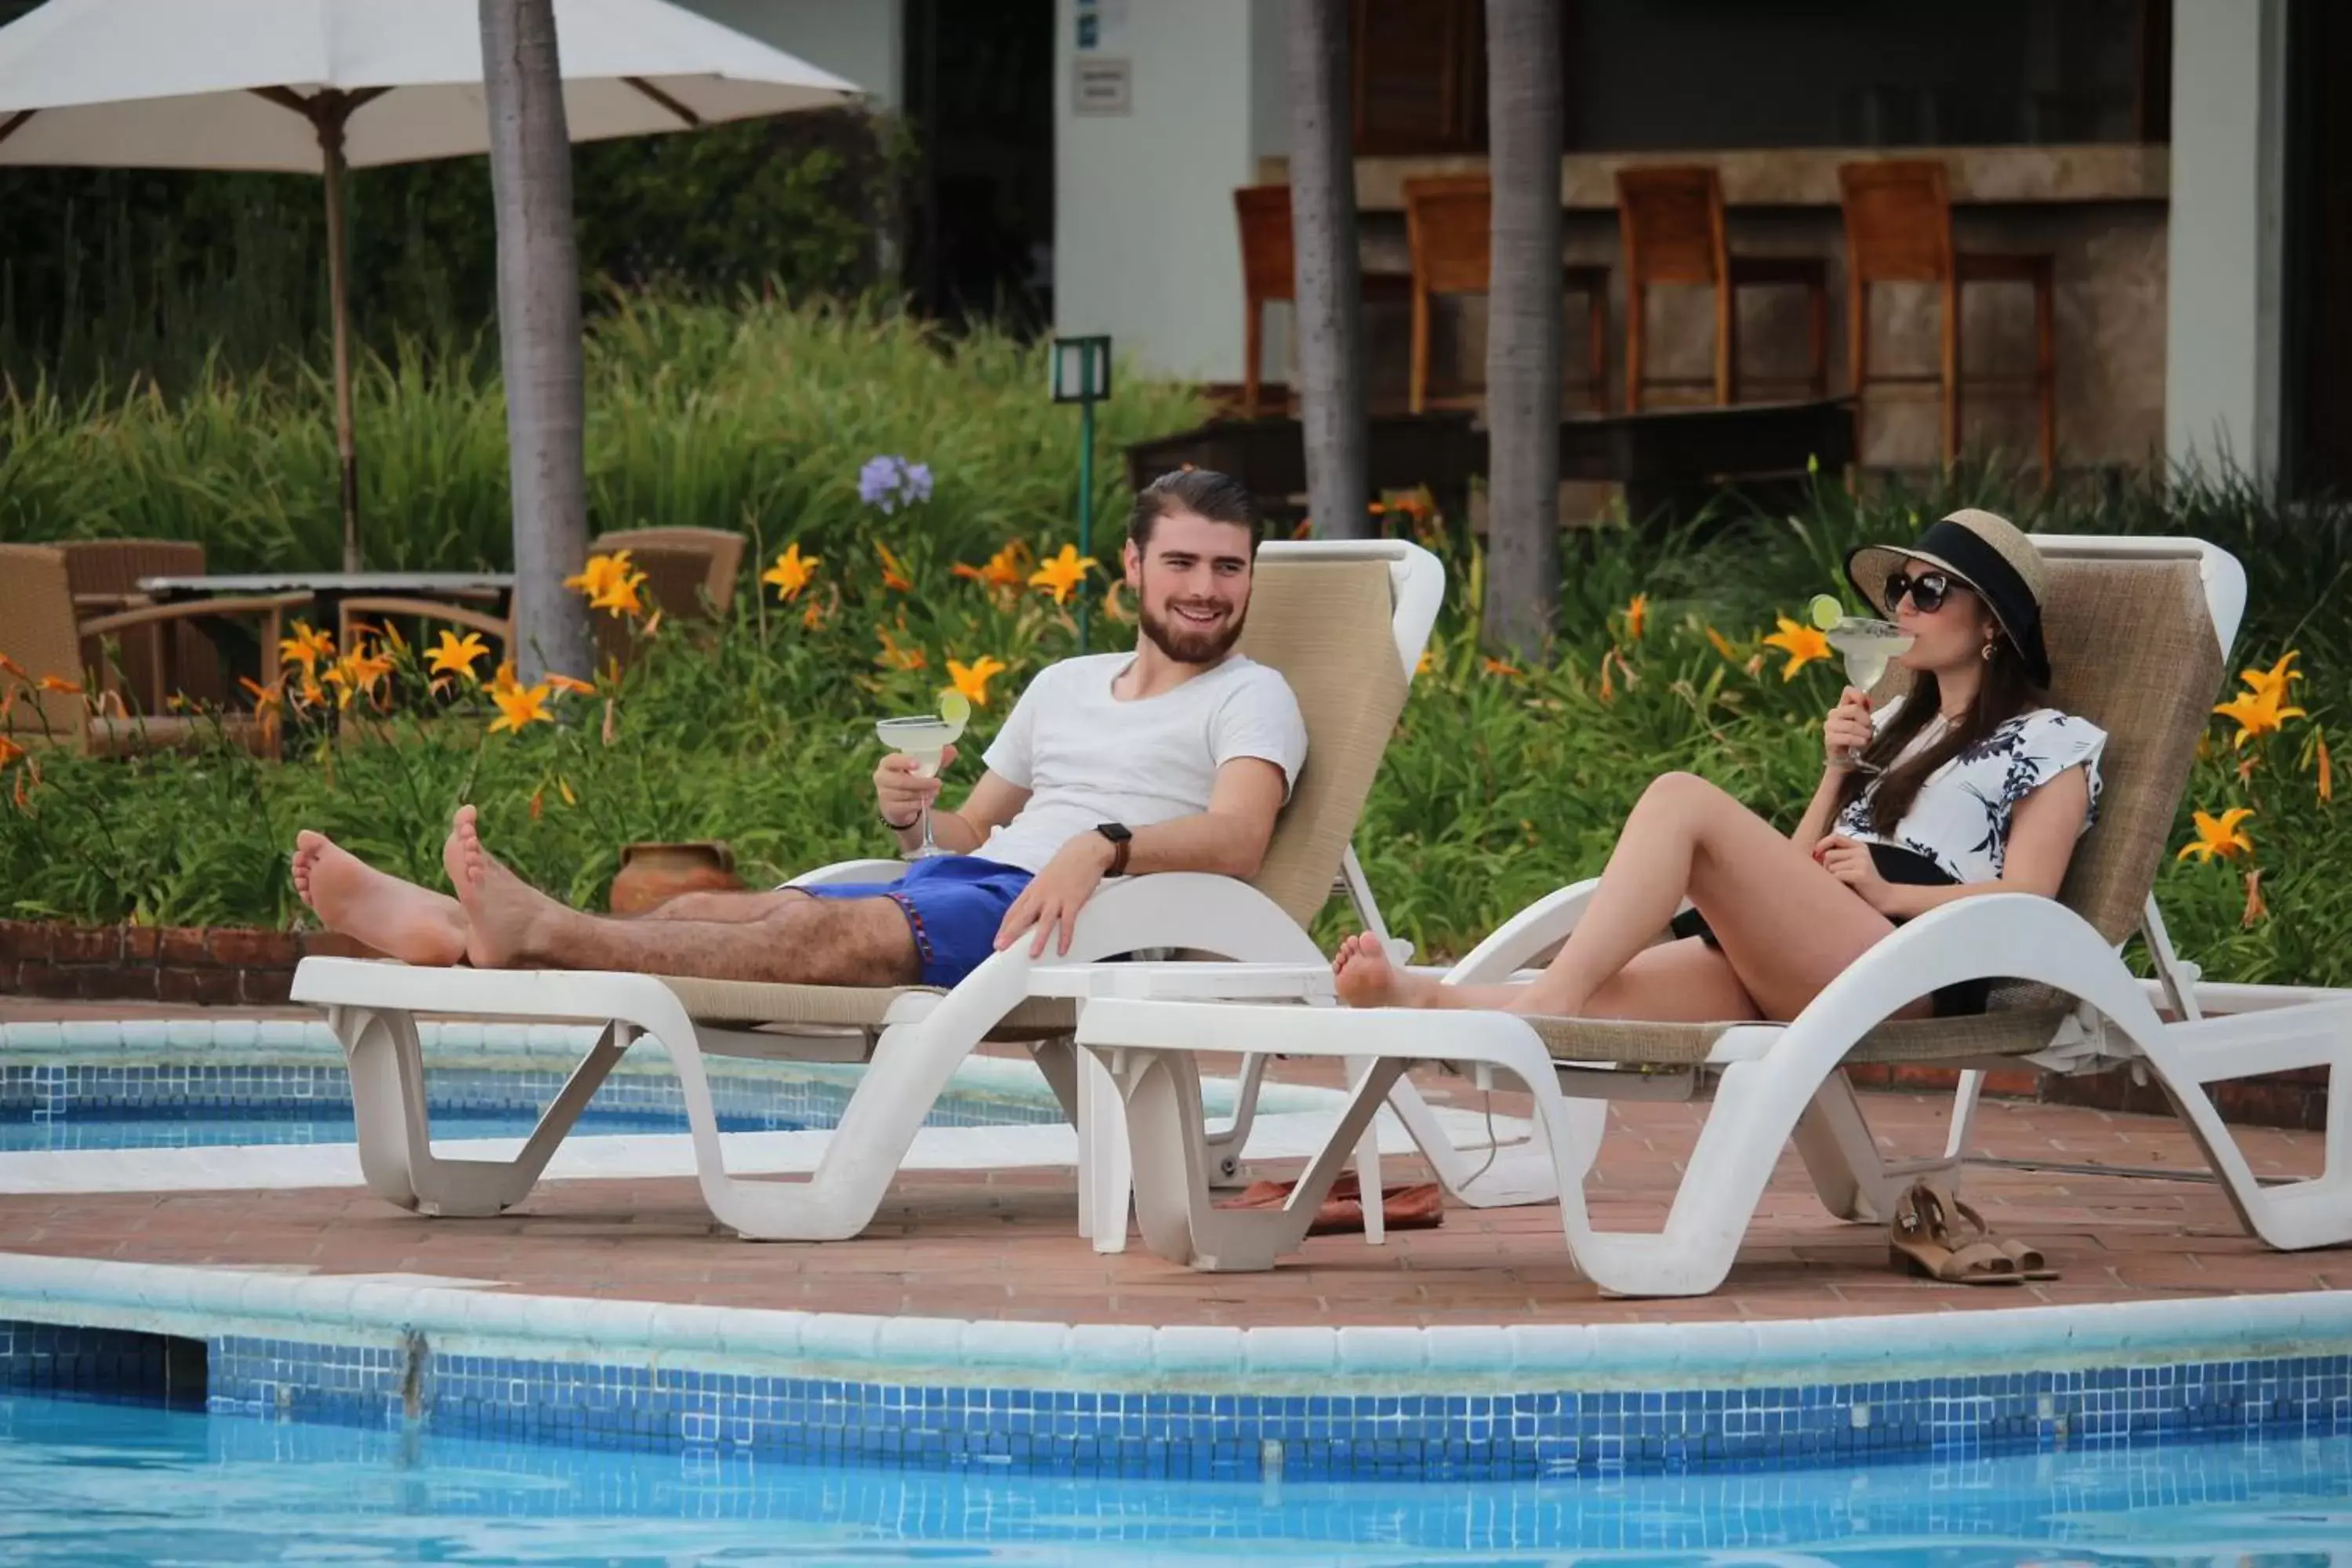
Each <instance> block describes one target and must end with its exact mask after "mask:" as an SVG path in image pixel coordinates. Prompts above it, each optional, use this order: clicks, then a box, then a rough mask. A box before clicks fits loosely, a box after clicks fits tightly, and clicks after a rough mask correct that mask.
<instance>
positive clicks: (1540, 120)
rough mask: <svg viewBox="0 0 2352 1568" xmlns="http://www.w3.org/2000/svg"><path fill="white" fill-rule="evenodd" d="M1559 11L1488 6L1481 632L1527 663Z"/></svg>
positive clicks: (1533, 622)
mask: <svg viewBox="0 0 2352 1568" xmlns="http://www.w3.org/2000/svg"><path fill="white" fill-rule="evenodd" d="M1486 81H1487V93H1486V100H1487V103H1488V104H1489V105H1490V109H1489V121H1488V123H1489V127H1490V129H1489V132H1488V141H1489V144H1490V158H1491V167H1492V171H1493V178H1494V189H1495V238H1494V251H1493V261H1492V263H1491V266H1492V268H1493V270H1492V274H1491V280H1490V282H1489V284H1488V292H1487V296H1486V433H1487V444H1488V452H1489V457H1488V461H1487V477H1486V485H1487V492H1486V498H1487V507H1486V616H1485V621H1486V624H1485V626H1483V627H1482V628H1481V629H1482V631H1483V634H1484V636H1485V637H1486V641H1487V643H1488V645H1489V646H1491V647H1498V648H1507V649H1509V650H1510V651H1512V652H1514V653H1517V654H1520V655H1523V656H1528V657H1533V656H1535V655H1537V654H1538V652H1539V651H1540V650H1541V649H1542V648H1543V647H1544V646H1545V645H1546V644H1547V643H1548V642H1549V640H1550V638H1551V635H1552V630H1553V626H1554V622H1555V621H1556V619H1557V617H1558V616H1559V374H1560V371H1559V367H1560V358H1559V356H1560V273H1559V267H1560V218H1559V158H1560V144H1561V137H1562V129H1561V120H1562V113H1563V111H1562V107H1561V102H1560V59H1559V0H1486Z"/></svg>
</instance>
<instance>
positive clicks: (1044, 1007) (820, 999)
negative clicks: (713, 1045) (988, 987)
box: [659, 975, 1078, 1039]
mask: <svg viewBox="0 0 2352 1568" xmlns="http://www.w3.org/2000/svg"><path fill="white" fill-rule="evenodd" d="M659 978H660V980H661V983H662V984H664V985H667V986H668V987H669V989H670V991H671V993H672V994H675V995H676V996H677V1000H678V1005H680V1006H682V1007H684V1008H685V1009H686V1011H687V1014H688V1016H690V1017H692V1018H693V1019H694V1021H695V1022H696V1023H698V1024H772V1025H776V1026H785V1027H789V1026H792V1025H794V1024H807V1025H814V1026H821V1027H824V1028H834V1029H861V1028H862V1029H879V1028H881V1027H882V1026H884V1025H885V1024H887V1022H888V1021H889V1016H890V1009H891V1008H892V1007H894V1006H896V1005H898V1003H899V1002H901V1001H903V1000H904V999H905V998H907V997H909V996H944V995H946V994H947V993H946V992H944V991H940V990H938V989H936V988H934V987H932V986H928V985H875V986H866V987H858V986H840V985H769V984H759V983H756V982H752V981H743V980H696V979H692V978H688V977H686V976H682V975H663V976H660V977H659ZM1077 1021H1078V1005H1077V1004H1076V1002H1073V1001H1069V1000H1067V999H1066V998H1063V997H1050V996H1048V997H1034V996H1033V997H1031V998H1030V999H1029V1000H1027V1001H1025V1002H1023V1003H1022V1004H1021V1005H1018V1006H1016V1007H1014V1008H1013V1011H1012V1012H1010V1013H1007V1014H1006V1015H1005V1016H1003V1019H1002V1020H1000V1021H999V1022H998V1024H997V1025H996V1026H995V1027H994V1028H993V1029H992V1030H990V1031H989V1037H990V1038H991V1039H1027V1038H1035V1037H1040V1036H1047V1037H1050V1036H1055V1035H1066V1034H1068V1033H1069V1032H1070V1031H1071V1030H1072V1029H1074V1028H1076V1027H1077Z"/></svg>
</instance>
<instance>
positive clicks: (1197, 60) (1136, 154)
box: [1054, 0, 1288, 381]
mask: <svg viewBox="0 0 2352 1568" xmlns="http://www.w3.org/2000/svg"><path fill="white" fill-rule="evenodd" d="M1100 9H1101V10H1102V12H1103V14H1104V16H1106V18H1107V19H1110V20H1111V21H1112V24H1113V25H1112V27H1111V29H1110V31H1109V34H1108V37H1106V39H1105V47H1102V48H1100V49H1098V50H1097V51H1096V53H1095V56H1094V57H1091V58H1125V59H1126V60H1128V61H1129V73H1130V81H1131V86H1130V100H1131V105H1132V108H1131V111H1130V112H1129V114H1126V115H1123V116H1106V115H1080V114H1076V113H1073V112H1072V107H1071V105H1072V85H1073V79H1074V72H1075V70H1076V61H1077V58H1078V56H1077V48H1076V15H1077V3H1076V0H1056V4H1055V44H1054V65H1055V89H1054V92H1055V98H1054V162H1055V199H1054V324H1055V331H1058V332H1061V333H1063V334H1065V335H1070V334H1076V333H1090V332H1108V333H1109V334H1110V335H1111V338H1112V348H1113V349H1114V351H1115V352H1116V353H1118V354H1119V355H1120V356H1121V357H1122V358H1131V359H1132V361H1133V362H1134V363H1135V364H1136V365H1137V366H1138V367H1139V368H1140V369H1142V370H1143V371H1145V372H1147V373H1149V374H1161V375H1173V376H1184V377H1190V378H1195V379H1199V380H1204V381H1239V380H1240V379H1241V372H1242V274H1241V251H1240V240H1239V238H1238V237H1237V236H1236V235H1235V233H1234V197H1233V193H1234V187H1235V186H1236V185H1245V184H1252V183H1254V182H1255V179H1256V169H1257V159H1258V158H1259V157H1260V156H1261V155H1265V154H1268V153H1278V152H1280V151H1282V150H1283V148H1284V147H1286V145H1287V144H1288V132H1287V127H1286V123H1285V122H1284V120H1283V115H1284V113H1285V112H1286V110H1285V105H1284V101H1283V99H1282V95H1281V92H1280V90H1279V76H1280V72H1281V69H1282V56H1281V51H1280V47H1279V46H1280V41H1281V37H1282V29H1281V20H1280V18H1281V10H1282V0H1181V4H1177V3H1171V0H1127V3H1126V4H1124V5H1120V4H1118V3H1117V0H1103V5H1102V6H1101V7H1100ZM1269 46H1271V47H1272V51H1273V52H1272V53H1271V54H1270V55H1269V54H1268V52H1267V50H1268V47H1269ZM1269 71H1270V72H1273V73H1274V75H1275V80H1274V81H1273V82H1271V83H1269V81H1268V79H1267V75H1266V73H1267V72H1269ZM1269 325H1270V327H1271V328H1272V329H1273V330H1275V331H1279V324H1278V323H1275V322H1270V323H1269Z"/></svg>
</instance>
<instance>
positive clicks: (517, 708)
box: [490, 681, 555, 735]
mask: <svg viewBox="0 0 2352 1568" xmlns="http://www.w3.org/2000/svg"><path fill="white" fill-rule="evenodd" d="M549 695H550V693H549V690H548V687H547V685H546V683H545V682H543V681H542V682H541V684H539V685H537V686H531V687H522V686H506V687H493V688H492V689H491V690H490V700H491V701H493V702H495V703H497V704H498V705H499V716H498V717H497V718H495V719H493V720H491V721H490V733H491V734H493V735H495V734H497V733H498V732H499V731H501V730H511V731H515V732H516V733H517V734H520V733H521V731H522V727H523V726H524V725H525V724H552V723H554V722H555V715H554V714H552V713H550V712H549V711H548V710H547V700H548V697H549Z"/></svg>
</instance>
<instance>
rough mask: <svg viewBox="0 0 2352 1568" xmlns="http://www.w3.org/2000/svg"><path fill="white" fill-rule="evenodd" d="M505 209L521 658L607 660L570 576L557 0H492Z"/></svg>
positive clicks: (527, 667) (533, 671)
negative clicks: (596, 648) (597, 652)
mask: <svg viewBox="0 0 2352 1568" xmlns="http://www.w3.org/2000/svg"><path fill="white" fill-rule="evenodd" d="M481 7H482V9H481V16H482V80H483V86H484V89H485V96H486V97H487V99H488V106H489V116H490V127H489V129H490V191H491V195H492V198H493V200H494V202H495V204H496V206H497V209H498V234H499V361H500V363H501V364H502V365H503V367H504V379H505V382H506V394H507V443H508V447H509V464H508V466H509V473H510V475H511V476H512V480H513V486H514V558H515V593H514V623H515V645H514V648H513V653H514V657H515V662H516V664H517V665H518V666H519V667H520V673H521V679H523V681H524V682H525V683H529V682H530V681H533V680H535V679H538V677H539V676H540V675H541V673H543V672H545V671H548V670H556V671H559V672H561V673H562V674H565V675H571V676H577V677H583V678H584V677H587V676H589V675H592V674H593V661H594V654H593V645H592V644H591V642H590V639H589V633H588V614H587V606H586V605H584V604H583V603H582V602H581V600H580V599H579V597H578V596H577V595H573V594H572V593H571V592H570V591H569V590H567V589H566V588H565V587H564V586H563V579H564V578H565V577H567V576H570V575H572V574H575V573H577V572H578V571H579V570H580V568H581V566H582V564H583V563H584V562H585V561H586V560H587V555H588V479H587V470H586V467H585V462H584V458H583V455H582V450H581V441H582V437H581V426H582V423H583V410H582V401H583V393H582V390H581V381H582V373H581V351H580V251H579V247H578V246H577V244H576V243H575V242H574V240H573V237H572V139H571V136H570V134H569V132H568V130H567V128H566V126H565V124H564V119H563V78H562V68H561V67H560V66H559V64H558V61H557V57H556V47H555V11H554V6H553V0H481Z"/></svg>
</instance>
